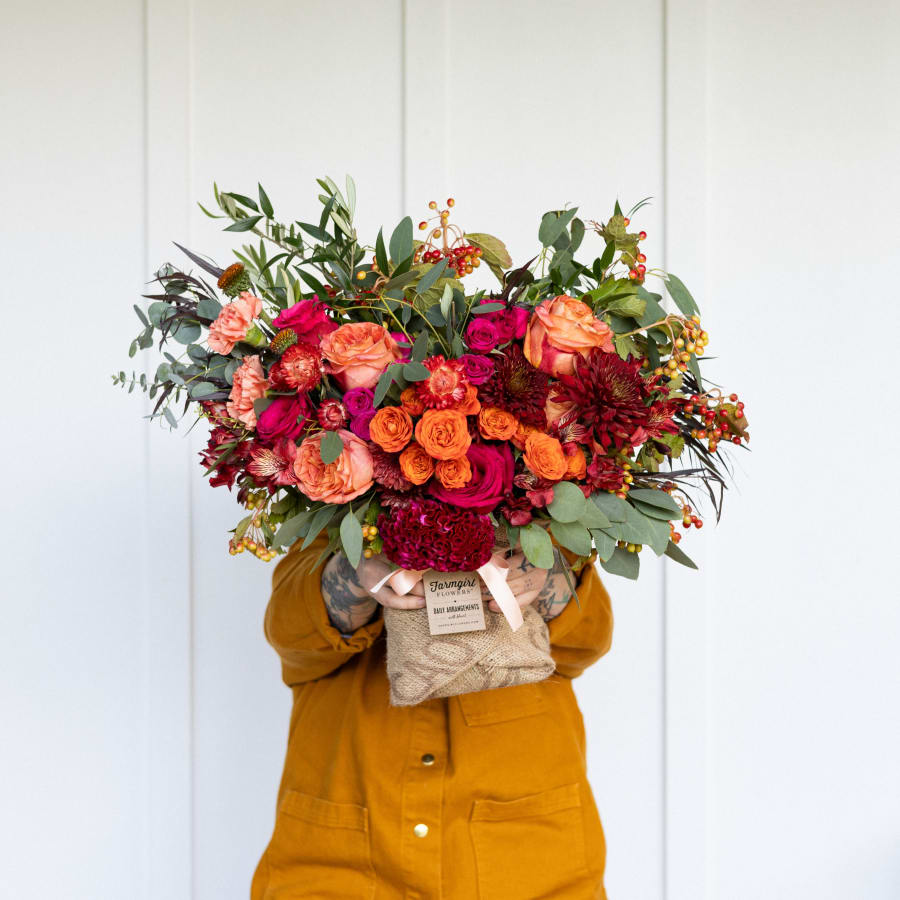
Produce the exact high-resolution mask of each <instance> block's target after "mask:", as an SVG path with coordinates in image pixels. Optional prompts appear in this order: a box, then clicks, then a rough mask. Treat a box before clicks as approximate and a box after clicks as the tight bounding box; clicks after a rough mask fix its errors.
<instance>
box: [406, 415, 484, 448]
mask: <svg viewBox="0 0 900 900" xmlns="http://www.w3.org/2000/svg"><path fill="white" fill-rule="evenodd" d="M416 440H417V441H418V442H419V443H420V444H421V445H422V446H423V447H424V448H425V452H426V453H427V454H428V455H429V456H431V457H433V458H434V459H459V457H460V456H465V455H466V450H468V449H469V446H470V445H471V443H472V438H471V437H470V435H469V425H468V423H467V422H466V417H465V416H464V415H463V414H462V413H461V412H460V411H459V410H456V409H426V410H425V412H424V413H423V414H422V418H421V419H419V421H418V422H417V423H416Z"/></svg>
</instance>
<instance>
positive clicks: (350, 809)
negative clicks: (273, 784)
mask: <svg viewBox="0 0 900 900" xmlns="http://www.w3.org/2000/svg"><path fill="white" fill-rule="evenodd" d="M266 860H267V863H268V870H269V879H268V884H267V886H266V891H265V894H264V898H265V900H288V898H291V900H294V898H301V897H308V898H313V897H314V898H316V900H347V898H348V897H360V898H370V897H373V896H374V895H375V871H374V869H373V868H372V858H371V851H370V848H369V813H368V810H367V809H365V808H364V807H362V806H355V805H354V804H352V803H333V802H332V801H330V800H322V799H320V798H319V797H314V796H312V795H311V794H304V793H301V792H300V791H288V792H287V793H286V794H285V795H284V798H283V799H282V801H281V806H280V807H279V809H278V818H277V820H276V822H275V833H274V835H273V836H272V841H271V843H270V844H269V849H268V851H267V853H266Z"/></svg>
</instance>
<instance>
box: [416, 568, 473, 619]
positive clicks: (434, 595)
mask: <svg viewBox="0 0 900 900" xmlns="http://www.w3.org/2000/svg"><path fill="white" fill-rule="evenodd" d="M422 583H423V584H424V585H425V604H426V606H427V607H428V628H429V630H430V631H431V633H432V634H456V633H457V632H460V631H484V628H485V624H484V603H483V602H482V599H481V584H480V582H479V579H478V573H477V572H435V571H434V569H429V570H428V571H427V572H426V573H425V574H424V575H423V576H422Z"/></svg>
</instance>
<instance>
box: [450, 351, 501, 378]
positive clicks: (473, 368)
mask: <svg viewBox="0 0 900 900" xmlns="http://www.w3.org/2000/svg"><path fill="white" fill-rule="evenodd" d="M459 361H460V362H461V363H462V364H463V367H464V371H465V373H466V378H468V379H469V384H476V385H478V384H484V383H485V382H486V381H488V380H489V379H490V377H491V375H493V374H494V361H493V360H492V359H491V358H490V357H489V356H481V355H480V354H478V353H467V354H466V355H465V356H461V357H460V358H459Z"/></svg>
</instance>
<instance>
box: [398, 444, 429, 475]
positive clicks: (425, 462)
mask: <svg viewBox="0 0 900 900" xmlns="http://www.w3.org/2000/svg"><path fill="white" fill-rule="evenodd" d="M397 461H398V462H399V463H400V471H401V472H402V473H403V477H404V478H406V479H408V480H409V481H411V482H412V483H413V484H425V482H426V481H428V479H429V478H431V476H432V475H433V474H434V460H433V459H432V458H431V457H430V456H429V455H428V454H427V453H426V452H425V451H424V450H423V449H422V445H421V444H417V443H416V442H415V441H413V442H412V443H411V444H410V445H409V446H408V447H407V448H406V449H405V450H404V451H403V452H402V453H401V454H400V456H399V458H398V460H397Z"/></svg>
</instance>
